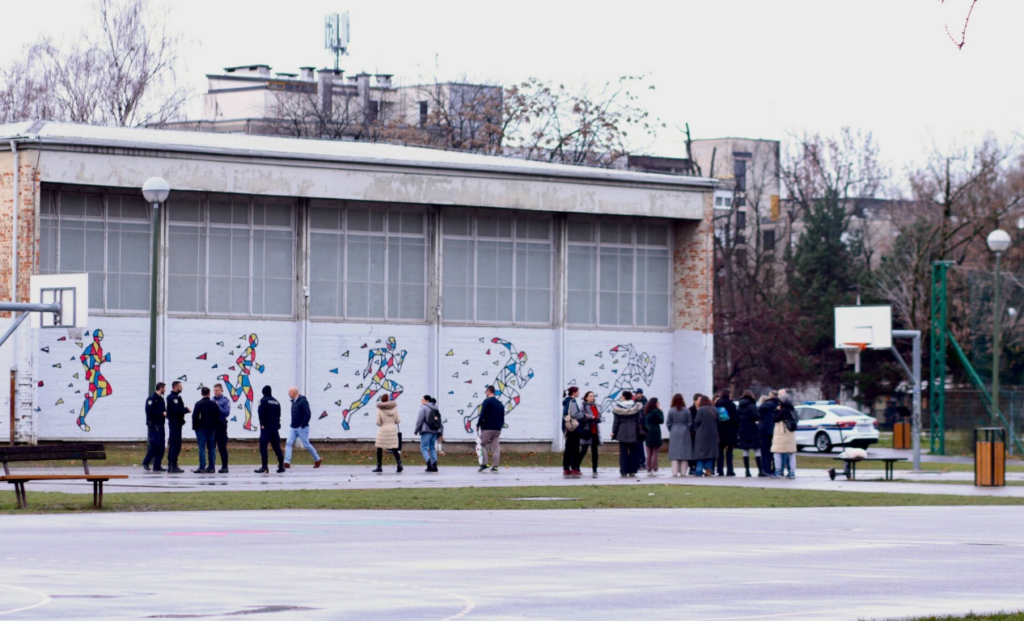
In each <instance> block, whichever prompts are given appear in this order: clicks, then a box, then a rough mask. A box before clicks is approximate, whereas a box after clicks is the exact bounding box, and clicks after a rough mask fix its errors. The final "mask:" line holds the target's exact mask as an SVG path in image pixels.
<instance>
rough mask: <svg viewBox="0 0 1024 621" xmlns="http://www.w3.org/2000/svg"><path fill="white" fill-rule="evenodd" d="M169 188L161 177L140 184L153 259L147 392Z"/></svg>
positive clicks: (152, 373)
mask: <svg viewBox="0 0 1024 621" xmlns="http://www.w3.org/2000/svg"><path fill="white" fill-rule="evenodd" d="M170 193H171V186H170V185H168V184H167V182H166V181H164V180H163V178H161V177H150V178H149V179H146V182H145V183H143V184H142V196H143V198H145V199H146V202H147V203H150V204H151V205H153V235H152V236H151V237H152V239H153V257H152V260H151V263H150V267H149V390H153V387H154V386H156V313H157V308H156V302H157V291H158V290H159V287H160V222H161V220H160V205H162V204H163V203H164V201H166V200H167V195H168V194H170Z"/></svg>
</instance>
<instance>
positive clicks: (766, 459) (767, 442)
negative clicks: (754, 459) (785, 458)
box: [761, 433, 775, 474]
mask: <svg viewBox="0 0 1024 621" xmlns="http://www.w3.org/2000/svg"><path fill="white" fill-rule="evenodd" d="M772 435H774V434H770V433H769V434H764V433H762V434H761V469H762V470H764V473H765V474H771V473H773V472H775V460H774V458H773V457H772Z"/></svg>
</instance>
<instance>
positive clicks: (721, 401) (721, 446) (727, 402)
mask: <svg viewBox="0 0 1024 621" xmlns="http://www.w3.org/2000/svg"><path fill="white" fill-rule="evenodd" d="M715 408H724V409H725V413H726V415H728V417H729V418H728V420H722V416H721V411H719V416H718V476H728V477H734V476H736V471H735V470H733V467H732V450H733V449H734V448H736V429H737V427H739V411H738V410H737V409H736V404H735V403H733V401H732V393H731V392H729V389H728V388H723V389H722V394H721V395H719V397H718V401H715Z"/></svg>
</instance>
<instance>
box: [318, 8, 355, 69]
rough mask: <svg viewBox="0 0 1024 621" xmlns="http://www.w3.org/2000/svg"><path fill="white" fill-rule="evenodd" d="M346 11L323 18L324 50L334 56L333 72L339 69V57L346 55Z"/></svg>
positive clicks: (347, 36)
mask: <svg viewBox="0 0 1024 621" xmlns="http://www.w3.org/2000/svg"><path fill="white" fill-rule="evenodd" d="M348 43H349V30H348V11H345V12H344V13H342V14H340V15H339V14H338V13H331V14H330V15H327V16H325V17H324V49H325V50H329V51H330V52H331V54H334V70H335V71H338V70H339V69H340V68H341V66H340V65H341V57H342V56H344V55H346V54H348Z"/></svg>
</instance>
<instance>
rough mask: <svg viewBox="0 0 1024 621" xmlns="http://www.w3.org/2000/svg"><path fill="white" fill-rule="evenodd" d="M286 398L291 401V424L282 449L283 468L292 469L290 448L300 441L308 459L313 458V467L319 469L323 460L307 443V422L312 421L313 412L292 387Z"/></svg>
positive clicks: (303, 398) (304, 398)
mask: <svg viewBox="0 0 1024 621" xmlns="http://www.w3.org/2000/svg"><path fill="white" fill-rule="evenodd" d="M288 397H289V398H291V400H292V422H291V428H290V429H289V430H288V442H287V443H285V447H284V467H285V468H291V467H292V447H294V446H295V440H296V439H300V440H302V446H304V447H306V450H307V451H308V452H309V455H310V457H312V458H313V467H314V468H319V467H320V464H321V463H323V460H322V459H320V455H319V454H317V452H316V449H315V448H313V445H312V444H311V443H310V442H309V421H311V420H312V419H313V412H312V410H310V409H309V401H308V400H306V397H305V396H303V395H300V394H299V389H298V388H296V387H295V386H292V387H291V388H289V389H288Z"/></svg>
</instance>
